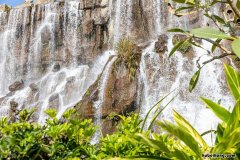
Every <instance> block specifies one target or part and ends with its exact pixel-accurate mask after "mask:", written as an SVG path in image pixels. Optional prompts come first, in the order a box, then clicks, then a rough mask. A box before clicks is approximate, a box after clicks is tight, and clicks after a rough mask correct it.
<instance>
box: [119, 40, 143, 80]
mask: <svg viewBox="0 0 240 160" xmlns="http://www.w3.org/2000/svg"><path fill="white" fill-rule="evenodd" d="M116 51H117V54H118V58H117V60H116V61H115V67H119V66H120V65H121V64H124V66H125V67H126V68H127V69H128V73H129V79H130V80H133V79H134V78H135V75H136V72H137V69H138V67H139V61H140V54H139V53H138V51H137V45H136V44H134V43H133V42H132V41H131V40H130V39H121V40H119V42H118V43H117V45H116Z"/></svg>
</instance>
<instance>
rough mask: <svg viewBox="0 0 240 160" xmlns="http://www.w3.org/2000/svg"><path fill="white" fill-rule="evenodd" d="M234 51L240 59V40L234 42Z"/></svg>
mask: <svg viewBox="0 0 240 160" xmlns="http://www.w3.org/2000/svg"><path fill="white" fill-rule="evenodd" d="M232 50H233V52H234V53H235V54H236V55H237V56H238V58H240V39H235V40H234V41H233V42H232Z"/></svg>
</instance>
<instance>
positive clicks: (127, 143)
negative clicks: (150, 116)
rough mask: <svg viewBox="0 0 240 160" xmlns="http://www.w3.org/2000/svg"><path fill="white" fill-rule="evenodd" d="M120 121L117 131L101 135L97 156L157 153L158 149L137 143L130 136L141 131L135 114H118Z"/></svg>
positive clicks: (108, 156)
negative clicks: (126, 115)
mask: <svg viewBox="0 0 240 160" xmlns="http://www.w3.org/2000/svg"><path fill="white" fill-rule="evenodd" d="M120 118H121V122H120V124H119V125H118V126H117V131H116V132H115V133H114V134H112V135H106V137H103V138H102V140H101V143H100V151H99V157H101V158H111V157H132V158H133V157H141V156H146V155H147V156H154V155H159V154H160V153H159V151H156V150H155V149H153V148H151V147H148V146H147V145H145V144H139V143H137V142H136V141H135V140H134V139H132V136H133V135H134V134H136V133H140V132H141V122H142V120H140V119H139V116H138V115H137V114H132V115H131V116H128V117H125V116H120Z"/></svg>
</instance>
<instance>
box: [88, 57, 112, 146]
mask: <svg viewBox="0 0 240 160" xmlns="http://www.w3.org/2000/svg"><path fill="white" fill-rule="evenodd" d="M115 60H116V57H113V58H112V59H111V60H110V62H108V64H107V65H106V68H105V70H104V71H103V73H102V77H101V79H100V81H99V83H100V84H99V87H98V90H99V93H98V100H97V101H95V102H94V104H93V107H94V109H95V112H96V113H95V124H96V125H97V126H98V127H99V128H100V129H101V127H102V105H103V103H104V97H105V91H106V86H107V82H108V77H109V73H110V69H111V67H112V65H113V63H114V62H115ZM100 136H101V134H100V130H97V131H96V132H95V134H94V136H93V138H92V141H91V143H92V144H96V143H98V142H99V140H100Z"/></svg>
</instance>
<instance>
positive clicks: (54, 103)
mask: <svg viewBox="0 0 240 160" xmlns="http://www.w3.org/2000/svg"><path fill="white" fill-rule="evenodd" d="M48 107H49V108H53V109H56V110H58V107H59V94H53V95H51V96H50V98H49V100H48Z"/></svg>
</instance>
